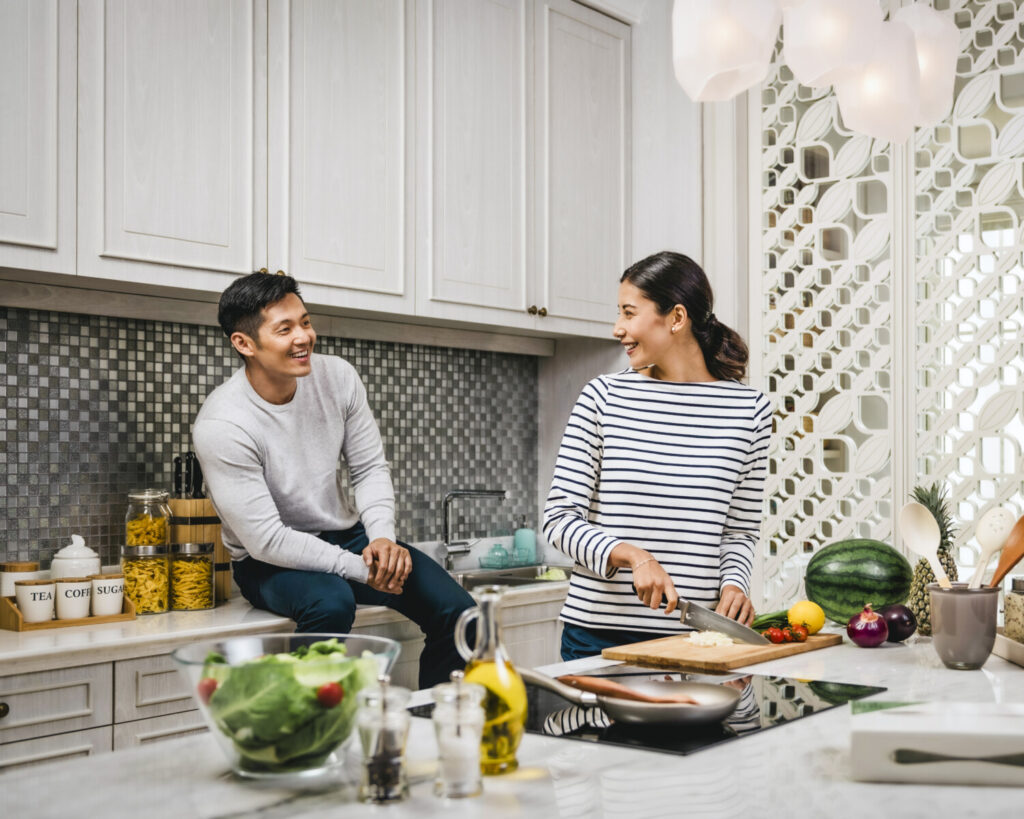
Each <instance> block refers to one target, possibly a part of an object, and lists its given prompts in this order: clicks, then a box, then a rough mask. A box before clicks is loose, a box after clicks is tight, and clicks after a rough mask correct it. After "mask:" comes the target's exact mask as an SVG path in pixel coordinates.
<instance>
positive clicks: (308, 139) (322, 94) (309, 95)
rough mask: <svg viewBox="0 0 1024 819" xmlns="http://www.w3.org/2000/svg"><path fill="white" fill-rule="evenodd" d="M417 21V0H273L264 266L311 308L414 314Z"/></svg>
mask: <svg viewBox="0 0 1024 819" xmlns="http://www.w3.org/2000/svg"><path fill="white" fill-rule="evenodd" d="M413 22H414V12H413V7H412V0H374V2H366V0H295V1H294V2H291V3H287V2H281V0H271V3H270V8H269V22H268V28H269V65H270V67H271V68H270V71H269V75H268V91H269V100H270V102H269V118H268V167H269V169H270V180H269V184H270V189H271V194H270V196H269V201H268V210H269V216H268V221H267V224H268V234H269V235H268V241H269V247H268V253H269V260H270V261H269V266H270V268H271V269H272V270H276V269H283V270H286V271H287V272H288V273H289V274H290V275H292V276H294V277H295V278H297V279H298V280H299V281H300V282H301V283H302V284H303V285H304V287H303V293H304V295H305V296H306V298H307V299H308V300H311V301H315V302H327V303H332V302H333V303H336V304H338V305H339V306H357V307H360V308H363V309H370V310H384V311H387V310H393V311H399V310H402V311H408V312H412V310H413V305H414V290H413V281H412V267H413V256H412V251H411V245H412V236H413V230H414V226H413V224H412V219H411V213H412V208H411V203H410V201H409V199H410V197H411V194H412V191H411V186H409V185H407V184H406V179H407V164H408V162H409V160H410V154H411V150H412V149H411V146H410V144H409V143H410V139H409V136H410V135H411V133H412V131H411V128H410V123H409V117H410V116H411V113H412V111H411V109H412V100H413V97H412V94H411V93H410V90H409V89H410V85H411V78H410V69H411V65H409V66H407V64H406V60H407V56H406V55H407V54H408V55H409V61H410V63H411V59H412V53H413V52H412V50H411V48H409V47H408V46H409V45H411V41H412V36H411V32H410V26H411V25H413ZM328 288H330V289H328ZM338 288H341V289H343V290H345V291H350V292H347V293H343V292H340V291H339V290H338Z"/></svg>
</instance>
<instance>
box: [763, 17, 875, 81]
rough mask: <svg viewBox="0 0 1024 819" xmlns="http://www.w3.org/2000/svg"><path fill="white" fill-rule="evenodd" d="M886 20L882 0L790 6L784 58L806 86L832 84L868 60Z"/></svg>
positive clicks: (784, 29)
mask: <svg viewBox="0 0 1024 819" xmlns="http://www.w3.org/2000/svg"><path fill="white" fill-rule="evenodd" d="M883 19H884V18H883V16H882V8H881V6H880V5H879V4H878V0H805V2H803V3H799V4H797V5H795V6H792V7H787V8H786V9H785V11H784V13H783V20H782V56H783V59H784V60H785V61H786V64H787V65H789V67H790V69H792V71H793V76H794V77H796V78H797V80H798V81H799V82H801V83H803V84H804V85H807V86H810V87H811V88H820V87H822V86H825V85H832V84H833V83H834V82H836V81H837V80H838V79H839V78H840V76H842V74H843V72H845V71H849V70H852V69H853V68H855V67H856V66H857V65H859V64H860V63H863V62H864V61H865V60H866V59H867V57H868V53H869V52H870V50H871V45H872V43H873V41H874V39H873V38H874V33H875V32H876V31H877V30H878V28H879V27H880V26H881V25H882V21H883Z"/></svg>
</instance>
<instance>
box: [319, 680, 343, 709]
mask: <svg viewBox="0 0 1024 819" xmlns="http://www.w3.org/2000/svg"><path fill="white" fill-rule="evenodd" d="M344 696H345V692H344V691H342V690H341V686H340V685H339V684H338V683H336V682H326V683H324V684H323V685H321V686H320V687H319V688H318V689H317V690H316V698H317V700H318V701H319V702H320V704H321V705H322V706H323V707H324V708H333V707H334V706H335V705H337V704H338V703H339V702H341V700H342V697H344Z"/></svg>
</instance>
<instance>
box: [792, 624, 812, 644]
mask: <svg viewBox="0 0 1024 819" xmlns="http://www.w3.org/2000/svg"><path fill="white" fill-rule="evenodd" d="M790 631H792V632H793V640H795V641H796V642H798V643H806V642H807V634H808V629H807V626H803V625H801V626H793V627H792V628H790Z"/></svg>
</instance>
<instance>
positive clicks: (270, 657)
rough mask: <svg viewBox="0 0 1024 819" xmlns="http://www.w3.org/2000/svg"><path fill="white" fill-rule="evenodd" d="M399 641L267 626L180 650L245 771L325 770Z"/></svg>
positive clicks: (262, 775) (261, 774)
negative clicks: (272, 630) (361, 697)
mask: <svg viewBox="0 0 1024 819" xmlns="http://www.w3.org/2000/svg"><path fill="white" fill-rule="evenodd" d="M399 649H400V646H399V644H398V643H397V642H396V641H395V640H389V639H387V638H386V637H367V636H363V635H359V634H264V635H254V636H251V637H232V638H229V639H226V640H212V641H208V642H202V643H194V644H192V645H189V646H184V647H182V648H179V649H176V650H175V651H174V652H172V654H171V656H172V657H173V658H174V661H175V663H176V664H177V666H178V670H179V671H181V673H183V674H184V675H185V677H186V678H187V679H188V683H189V687H190V690H191V691H192V695H193V696H194V697H195V699H196V702H197V703H198V704H199V710H200V711H201V712H202V714H203V718H204V719H205V720H206V724H207V726H208V727H209V729H210V733H211V734H213V736H214V738H215V739H216V740H217V744H218V745H219V746H220V747H221V749H222V750H223V751H224V753H225V755H226V756H227V758H228V760H229V761H230V763H231V767H232V768H233V769H234V771H235V773H237V774H239V775H240V776H244V777H250V778H257V779H274V778H285V777H294V776H295V775H300V776H304V777H305V776H317V775H320V774H323V773H326V772H327V771H329V770H331V769H334V768H336V767H337V766H339V765H341V764H342V761H343V758H344V757H343V754H342V748H343V746H344V744H345V742H346V740H347V739H348V738H349V735H350V734H351V733H352V728H353V726H354V725H355V718H356V708H357V705H356V692H358V691H359V690H361V689H363V688H367V687H372V686H375V685H376V684H377V677H378V676H379V675H380V674H386V673H388V672H389V671H390V670H391V667H392V666H393V665H394V662H395V660H396V658H397V657H398V652H399Z"/></svg>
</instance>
